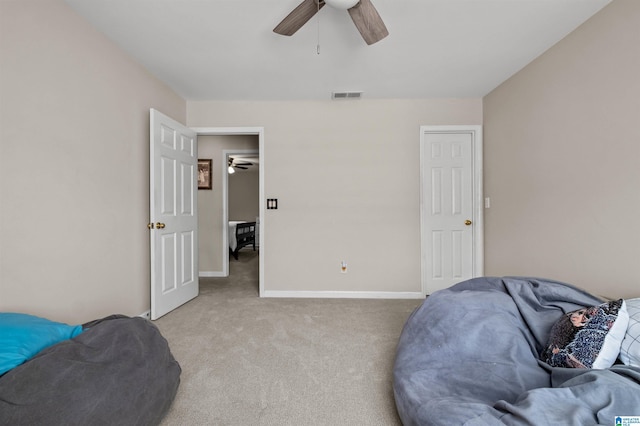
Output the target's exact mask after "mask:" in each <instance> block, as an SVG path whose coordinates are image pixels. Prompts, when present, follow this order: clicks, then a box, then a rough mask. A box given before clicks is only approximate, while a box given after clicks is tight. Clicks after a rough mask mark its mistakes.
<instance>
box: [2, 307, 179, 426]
mask: <svg viewBox="0 0 640 426" xmlns="http://www.w3.org/2000/svg"><path fill="white" fill-rule="evenodd" d="M180 373H181V369H180V366H179V365H178V363H177V361H176V360H175V359H174V357H173V355H172V354H171V351H170V349H169V346H168V344H167V341H166V340H165V339H164V337H162V335H161V334H160V332H159V330H158V328H157V327H156V326H155V325H154V324H152V323H151V322H150V321H148V320H145V319H143V318H128V317H125V316H121V315H114V316H111V317H107V318H104V319H102V320H97V321H94V322H92V323H89V324H85V331H84V332H83V333H81V334H80V335H78V336H77V337H75V338H73V339H71V340H66V341H64V342H61V343H58V344H57V345H55V346H52V347H49V348H47V349H45V350H43V351H42V352H40V353H39V354H38V355H36V356H35V357H34V358H32V359H31V360H30V361H28V362H26V363H25V364H22V365H20V366H18V367H16V368H14V369H12V370H10V371H9V372H7V373H6V374H5V375H3V376H2V377H0V424H3V425H5V424H6V425H45V424H48V425H83V426H85V425H145V426H147V425H157V424H159V423H160V421H161V420H162V418H163V417H164V415H165V414H166V412H167V410H168V409H169V407H170V405H171V402H172V401H173V399H174V397H175V394H176V392H177V389H178V385H179V383H180Z"/></svg>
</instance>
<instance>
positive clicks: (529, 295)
mask: <svg viewBox="0 0 640 426" xmlns="http://www.w3.org/2000/svg"><path fill="white" fill-rule="evenodd" d="M601 302H602V301H601V300H600V299H598V298H596V297H594V296H592V295H590V294H588V293H586V292H584V291H582V290H580V289H578V288H575V287H573V286H570V285H567V284H563V283H559V282H554V281H548V280H541V279H533V278H515V277H507V278H477V279H473V280H469V281H465V282H463V283H460V284H457V285H455V286H453V287H451V288H449V289H446V290H441V291H438V292H435V293H434V294H433V295H431V296H429V297H428V298H427V299H426V300H425V302H424V303H423V304H422V305H421V306H420V307H419V308H418V309H417V310H416V311H415V312H414V313H413V314H412V315H411V317H410V318H409V320H408V321H407V323H406V324H405V327H404V330H403V332H402V335H401V337H400V340H399V343H398V348H397V355H396V360H395V366H394V384H393V387H394V394H395V399H396V406H397V408H398V413H399V415H400V417H401V419H402V422H403V423H404V425H405V426H409V425H447V426H448V425H453V424H455V425H501V424H508V425H525V424H528V425H559V424H562V425H580V426H583V425H595V424H602V425H612V424H615V423H614V419H615V417H617V416H632V415H633V416H639V415H640V368H635V367H629V366H625V365H621V364H616V365H614V366H613V367H611V368H609V369H606V370H590V369H568V368H551V367H549V366H548V365H547V364H545V363H543V362H542V361H540V360H539V354H540V353H541V351H542V350H543V348H544V347H545V345H546V343H547V339H548V335H549V331H550V329H551V327H552V325H553V324H554V323H555V322H556V321H557V320H558V319H559V318H560V317H561V316H562V314H563V313H566V312H569V311H572V310H575V309H578V308H579V307H582V306H589V305H596V304H599V303H601Z"/></svg>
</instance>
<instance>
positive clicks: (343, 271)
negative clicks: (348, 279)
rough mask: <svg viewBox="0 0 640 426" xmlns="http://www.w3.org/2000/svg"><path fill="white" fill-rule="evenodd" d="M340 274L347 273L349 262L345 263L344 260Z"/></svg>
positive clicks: (341, 263)
mask: <svg viewBox="0 0 640 426" xmlns="http://www.w3.org/2000/svg"><path fill="white" fill-rule="evenodd" d="M340 273H341V274H346V273H347V262H345V261H344V260H343V261H342V262H340Z"/></svg>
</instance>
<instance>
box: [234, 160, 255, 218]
mask: <svg viewBox="0 0 640 426" xmlns="http://www.w3.org/2000/svg"><path fill="white" fill-rule="evenodd" d="M259 183H260V178H259V176H258V172H257V169H256V168H253V170H248V171H246V172H236V173H234V174H232V175H229V220H244V221H246V222H254V221H255V220H256V218H257V217H258V215H259V214H260V185H259Z"/></svg>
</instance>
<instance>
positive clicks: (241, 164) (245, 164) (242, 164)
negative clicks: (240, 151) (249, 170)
mask: <svg viewBox="0 0 640 426" xmlns="http://www.w3.org/2000/svg"><path fill="white" fill-rule="evenodd" d="M233 164H234V165H236V166H253V163H233Z"/></svg>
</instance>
